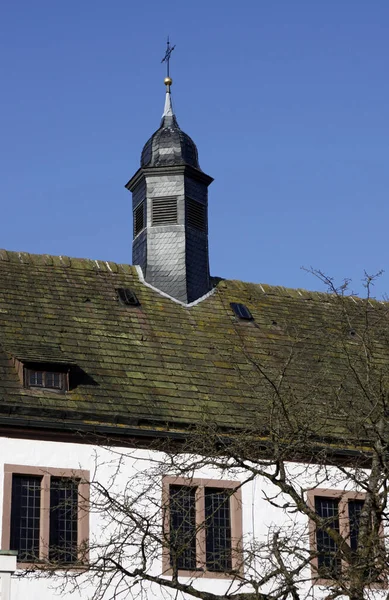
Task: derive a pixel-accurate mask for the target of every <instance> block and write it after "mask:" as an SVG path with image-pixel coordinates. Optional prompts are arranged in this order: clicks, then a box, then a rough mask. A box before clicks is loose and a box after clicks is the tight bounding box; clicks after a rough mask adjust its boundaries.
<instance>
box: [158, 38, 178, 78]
mask: <svg viewBox="0 0 389 600" xmlns="http://www.w3.org/2000/svg"><path fill="white" fill-rule="evenodd" d="M175 47H176V46H175V45H174V46H171V45H170V41H169V36H168V38H167V44H166V52H165V56H164V57H163V59H162V60H161V63H164V62H165V63H166V79H165V83H166V85H171V84H172V80H171V78H170V56H171V54H172V52H173V50H174V48H175Z"/></svg>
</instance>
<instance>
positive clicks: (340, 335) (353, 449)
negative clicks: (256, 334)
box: [52, 271, 389, 600]
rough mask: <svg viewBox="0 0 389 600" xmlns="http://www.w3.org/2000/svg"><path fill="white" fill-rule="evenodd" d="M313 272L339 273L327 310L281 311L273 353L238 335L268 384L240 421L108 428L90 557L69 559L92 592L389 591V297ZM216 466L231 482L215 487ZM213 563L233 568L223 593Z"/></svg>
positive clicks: (221, 570)
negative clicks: (123, 440) (239, 523)
mask: <svg viewBox="0 0 389 600" xmlns="http://www.w3.org/2000/svg"><path fill="white" fill-rule="evenodd" d="M314 274H315V275H316V276H317V277H319V278H320V280H321V281H323V282H324V283H325V284H326V286H327V287H328V288H329V294H328V295H327V296H326V297H325V302H326V308H325V309H324V310H323V309H322V310H321V312H320V313H318V312H317V310H316V306H315V304H314V303H312V307H311V310H312V322H314V327H312V326H311V327H305V326H304V323H302V324H301V326H300V327H299V328H298V329H297V328H296V326H293V327H291V326H290V325H289V324H288V323H287V322H279V323H277V324H276V326H277V327H279V328H280V329H281V330H282V332H283V336H284V339H283V344H282V347H281V345H280V344H279V345H278V346H277V349H274V355H273V356H272V361H271V365H270V361H269V364H268V363H267V362H266V361H265V360H262V361H260V360H258V357H257V356H256V353H255V348H254V349H253V347H251V346H249V345H248V343H247V342H246V341H245V340H244V339H243V338H242V343H241V347H240V348H239V352H243V353H244V355H245V357H246V359H247V361H248V362H249V363H250V365H251V369H250V370H249V371H248V370H245V371H242V373H241V376H242V379H243V378H244V380H245V383H246V384H247V382H248V383H249V385H250V386H251V387H252V388H253V389H254V390H255V391H256V394H257V397H258V406H257V407H256V408H255V409H249V408H247V407H246V406H244V405H242V410H246V411H247V426H246V427H245V428H241V427H240V428H238V427H237V428H233V427H231V428H229V429H228V430H226V429H221V428H220V426H218V424H217V423H216V422H215V420H214V419H211V418H210V417H209V415H208V414H207V411H206V408H204V414H203V421H202V423H200V424H199V423H197V424H196V426H193V427H192V428H190V429H188V430H187V432H186V434H185V435H182V436H181V437H180V438H179V439H170V440H168V441H166V440H165V442H164V443H161V442H158V443H157V442H156V443H155V444H153V445H150V446H149V447H147V448H144V449H142V450H139V449H136V450H128V451H126V450H118V449H114V448H113V447H111V446H110V443H109V440H105V445H106V447H107V449H106V450H104V452H102V453H101V454H100V453H99V454H98V455H97V456H96V471H95V474H94V477H93V480H92V481H91V486H92V500H91V511H92V514H95V515H96V516H98V518H99V523H100V530H99V534H98V536H96V537H95V538H92V539H91V540H90V548H89V553H90V555H89V570H88V571H87V572H86V573H81V572H80V573H76V574H74V573H73V574H72V573H71V572H70V571H69V572H68V580H73V583H74V585H76V586H80V587H81V589H82V587H83V586H88V585H90V583H91V582H92V583H93V586H94V588H93V589H94V592H93V596H92V597H93V599H94V600H100V599H102V598H128V597H137V596H141V597H142V596H144V597H147V598H150V597H151V596H152V595H153V594H155V595H156V596H158V597H161V595H164V594H166V595H168V596H170V597H172V596H175V595H176V594H177V593H178V594H183V595H184V596H185V597H187V598H190V597H191V598H200V599H201V600H221V599H223V600H225V599H226V598H231V600H232V599H236V600H254V599H256V600H257V599H258V600H278V599H280V600H286V599H287V598H292V599H293V600H298V599H300V598H301V599H303V598H306V597H308V596H311V595H312V586H313V585H322V586H323V588H324V589H326V593H327V597H328V598H331V599H335V598H337V597H339V596H347V597H348V598H349V599H350V600H362V599H363V598H366V597H368V596H369V595H370V594H374V593H376V591H377V590H381V591H382V593H385V591H384V590H385V586H386V582H387V571H388V568H389V564H388V563H389V555H388V548H387V544H386V535H387V518H388V509H387V501H388V483H389V470H388V469H389V463H388V456H389V455H388V451H389V448H388V444H389V431H388V419H387V417H388V402H389V385H388V384H389V368H388V364H389V363H388V360H389V327H388V323H389V321H388V317H389V315H388V305H387V304H386V303H381V302H377V301H374V300H372V299H371V289H372V284H373V283H374V277H370V276H367V275H366V278H365V286H366V297H365V298H364V299H360V298H357V297H354V296H350V295H348V283H347V282H345V283H344V284H343V285H342V286H340V287H339V288H337V287H335V285H334V284H333V282H332V280H331V279H330V278H328V277H326V276H325V275H324V274H323V273H321V272H318V271H314ZM323 298H324V296H323ZM323 301H324V299H323ZM325 311H327V312H328V319H325V317H323V315H324V313H325ZM307 314H308V318H309V310H308V312H307ZM231 359H233V356H231ZM275 365H276V366H275ZM237 368H238V367H237ZM296 373H297V374H298V373H304V376H303V377H299V376H296ZM237 401H239V400H237ZM107 453H108V455H107ZM107 456H108V458H107ZM107 462H109V472H110V477H109V478H108V479H103V478H102V477H101V472H102V471H103V470H104V469H106V468H107ZM123 477H124V478H125V480H126V485H125V486H124V488H123V487H120V485H119V484H118V482H119V480H121V479H123ZM214 479H218V480H228V482H230V484H229V486H226V487H223V486H222V485H221V486H220V487H219V488H218V489H216V488H214V487H213V484H212V481H213V480H214ZM207 481H208V483H207ZM204 482H205V483H204ZM253 486H255V489H256V490H257V495H256V496H255V498H254V499H253V496H252V490H253V489H254V488H253ZM208 488H209V489H210V490H212V491H211V492H208ZM335 489H336V490H338V492H337V493H336V494H335V493H333V492H331V491H329V492H328V493H327V490H335ZM248 490H251V491H250V493H248V492H247V493H246V491H248ZM318 490H319V491H318ZM320 490H322V492H320ZM212 494H213V495H212ZM211 496H212V498H211ZM232 498H234V502H235V504H234V505H232V503H231V499H232ZM315 498H316V499H315ZM231 507H233V510H235V511H237V510H239V509H240V508H242V510H243V514H244V515H245V525H244V528H243V532H240V533H239V532H238V533H236V530H233V527H232V525H231V520H232V519H233V515H232V509H231ZM223 519H224V521H223ZM238 529H239V528H238ZM52 566H53V567H57V566H58V565H55V564H53V565H52ZM207 572H208V573H209V574H212V573H213V574H215V573H216V576H218V577H220V576H222V575H224V576H225V579H220V589H221V590H222V592H221V593H219V592H218V591H215V587H214V586H211V585H209V582H211V581H212V580H211V579H207V577H206V576H205V575H206V574H207ZM218 589H219V587H218Z"/></svg>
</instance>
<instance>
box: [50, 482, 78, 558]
mask: <svg viewBox="0 0 389 600" xmlns="http://www.w3.org/2000/svg"><path fill="white" fill-rule="evenodd" d="M77 529H78V481H77V480H74V479H71V478H60V477H52V478H51V485H50V545H49V559H50V560H52V561H56V562H60V563H74V562H77Z"/></svg>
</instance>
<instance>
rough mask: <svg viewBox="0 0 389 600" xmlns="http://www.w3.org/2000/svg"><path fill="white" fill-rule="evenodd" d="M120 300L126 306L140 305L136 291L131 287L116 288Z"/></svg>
mask: <svg viewBox="0 0 389 600" xmlns="http://www.w3.org/2000/svg"><path fill="white" fill-rule="evenodd" d="M116 292H117V295H118V298H119V301H120V302H121V303H122V304H125V305H126V306H139V304H140V302H139V300H138V298H137V297H136V294H135V292H133V291H132V290H130V288H117V289H116Z"/></svg>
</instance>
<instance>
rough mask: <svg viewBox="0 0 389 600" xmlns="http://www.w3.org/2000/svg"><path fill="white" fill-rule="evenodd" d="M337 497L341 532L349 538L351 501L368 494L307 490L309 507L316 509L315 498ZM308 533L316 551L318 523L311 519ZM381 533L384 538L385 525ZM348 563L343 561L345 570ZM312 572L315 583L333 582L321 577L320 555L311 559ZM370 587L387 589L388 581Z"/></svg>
mask: <svg viewBox="0 0 389 600" xmlns="http://www.w3.org/2000/svg"><path fill="white" fill-rule="evenodd" d="M316 497H320V498H336V499H337V500H339V504H338V513H339V533H340V534H341V535H342V536H343V537H344V538H345V539H349V537H350V518H349V501H350V500H365V498H366V494H365V493H363V492H351V491H349V492H347V491H344V490H334V489H329V488H313V489H311V490H308V492H307V504H308V506H309V508H311V509H312V510H313V511H315V498H316ZM308 528H309V529H308V534H309V547H310V549H311V551H312V552H316V548H317V545H316V529H317V527H316V524H315V523H314V522H313V521H312V519H309V525H308ZM380 535H381V536H382V539H384V530H383V527H382V529H381V531H380ZM345 567H346V564H345V562H344V561H342V562H341V569H342V570H344V568H345ZM311 574H312V579H313V585H324V586H328V585H330V584H331V582H332V579H330V578H324V577H320V575H319V565H318V557H317V556H315V557H313V558H312V560H311ZM368 587H369V588H370V589H387V588H388V581H387V580H386V579H385V580H381V581H377V582H376V583H371V584H369V585H368Z"/></svg>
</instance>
